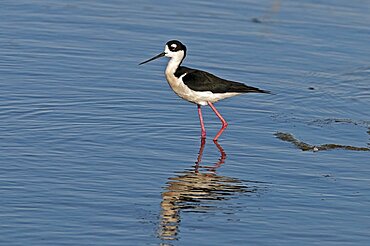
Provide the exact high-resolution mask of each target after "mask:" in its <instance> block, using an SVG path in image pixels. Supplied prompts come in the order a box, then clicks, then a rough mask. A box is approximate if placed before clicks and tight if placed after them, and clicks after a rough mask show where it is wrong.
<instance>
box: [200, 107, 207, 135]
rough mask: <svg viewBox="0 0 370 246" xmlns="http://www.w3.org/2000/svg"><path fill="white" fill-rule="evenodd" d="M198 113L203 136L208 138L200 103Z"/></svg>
mask: <svg viewBox="0 0 370 246" xmlns="http://www.w3.org/2000/svg"><path fill="white" fill-rule="evenodd" d="M198 115H199V121H200V127H201V129H202V138H206V128H205V127H204V122H203V116H202V109H201V107H200V105H199V104H198Z"/></svg>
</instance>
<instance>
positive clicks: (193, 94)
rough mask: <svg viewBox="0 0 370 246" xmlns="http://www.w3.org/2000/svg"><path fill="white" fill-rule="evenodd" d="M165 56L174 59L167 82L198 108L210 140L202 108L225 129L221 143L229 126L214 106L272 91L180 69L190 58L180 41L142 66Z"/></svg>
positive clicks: (203, 135) (183, 68)
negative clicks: (207, 106)
mask: <svg viewBox="0 0 370 246" xmlns="http://www.w3.org/2000/svg"><path fill="white" fill-rule="evenodd" d="M163 56H166V57H170V58H171V59H170V60H169V62H168V64H167V67H166V70H165V74H166V79H167V82H168V84H169V85H170V86H171V88H172V90H173V91H174V92H175V93H176V94H177V95H178V96H179V97H181V98H182V99H185V100H187V101H189V102H192V103H195V104H197V106H198V114H199V120H200V126H201V129H202V138H205V137H206V129H205V127H204V122H203V116H202V109H201V106H205V105H209V106H210V107H211V108H212V110H213V111H214V112H215V114H216V115H217V117H218V118H219V119H220V120H221V122H222V128H221V129H220V130H219V132H218V133H217V135H216V136H215V138H214V139H213V140H214V141H217V139H218V138H219V137H220V135H221V134H222V132H223V131H224V130H225V129H226V127H227V125H228V124H227V122H226V120H225V119H224V118H223V117H222V116H221V114H220V113H219V112H218V111H217V109H216V108H215V106H214V105H213V103H215V102H217V101H219V100H221V99H225V98H228V97H233V96H237V95H240V94H242V93H249V92H256V93H269V92H268V91H265V90H261V89H258V88H256V87H252V86H247V85H245V84H243V83H239V82H234V81H229V80H225V79H221V78H219V77H217V76H215V75H213V74H210V73H208V72H205V71H201V70H196V69H192V68H188V67H183V66H180V65H181V63H182V61H183V60H184V59H185V56H186V47H185V45H183V44H182V43H181V42H180V41H177V40H171V41H168V42H167V43H166V46H165V49H164V51H163V52H162V53H160V54H158V55H156V56H154V57H153V58H150V59H149V60H146V61H144V62H142V63H140V64H139V65H142V64H144V63H147V62H150V61H153V60H155V59H158V58H160V57H163Z"/></svg>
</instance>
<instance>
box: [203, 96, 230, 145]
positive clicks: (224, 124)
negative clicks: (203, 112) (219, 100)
mask: <svg viewBox="0 0 370 246" xmlns="http://www.w3.org/2000/svg"><path fill="white" fill-rule="evenodd" d="M208 105H209V106H210V107H211V109H212V110H213V112H215V114H216V115H217V117H218V118H219V119H220V120H221V122H222V127H221V129H220V130H219V131H218V133H217V135H216V137H215V138H214V139H213V141H217V139H218V138H219V137H220V136H221V134H222V133H223V131H225V129H226V127H227V125H228V124H227V122H226V120H225V119H224V118H223V117H222V115H221V114H220V113H219V112H218V111H217V109H216V108H215V106H213V104H212V103H211V102H208Z"/></svg>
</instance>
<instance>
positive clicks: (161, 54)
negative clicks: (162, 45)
mask: <svg viewBox="0 0 370 246" xmlns="http://www.w3.org/2000/svg"><path fill="white" fill-rule="evenodd" d="M165 54H166V53H165V52H162V53H160V54H158V55H156V56H155V57H153V58H150V59H149V60H146V61H143V62H142V63H140V64H139V65H142V64H144V63H147V62H150V61H153V60H155V59H158V58H161V57H162V56H164V55H165Z"/></svg>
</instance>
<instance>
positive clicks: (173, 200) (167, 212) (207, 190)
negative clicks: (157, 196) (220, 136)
mask: <svg viewBox="0 0 370 246" xmlns="http://www.w3.org/2000/svg"><path fill="white" fill-rule="evenodd" d="M214 144H215V145H216V147H217V149H218V151H219V153H220V157H219V159H218V160H217V161H216V162H215V164H214V165H202V157H203V152H204V147H205V140H204V139H202V141H201V145H200V149H199V154H198V157H197V160H196V162H195V165H194V166H192V168H190V169H186V170H184V171H182V172H180V173H179V174H178V175H176V176H174V177H170V178H169V179H168V180H169V181H168V182H167V185H166V187H165V190H164V192H163V193H162V202H161V209H162V211H161V215H160V223H159V229H158V237H159V238H160V239H161V240H177V239H178V233H179V227H180V221H181V215H180V214H181V212H183V211H187V212H192V213H207V212H209V211H214V210H215V209H218V207H217V201H221V200H228V199H230V198H233V197H235V196H237V195H240V194H242V193H255V192H256V191H257V187H256V186H255V185H252V186H250V187H247V186H246V185H245V184H244V183H245V182H243V181H241V180H239V179H237V178H231V177H226V176H220V175H217V174H216V170H217V168H219V167H220V166H221V165H222V164H224V163H225V160H226V153H225V151H224V150H223V148H222V147H221V145H220V144H219V143H218V142H214ZM248 182H250V183H260V182H253V181H248Z"/></svg>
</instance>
